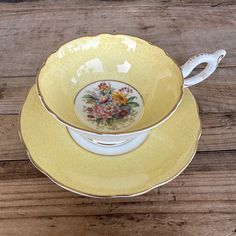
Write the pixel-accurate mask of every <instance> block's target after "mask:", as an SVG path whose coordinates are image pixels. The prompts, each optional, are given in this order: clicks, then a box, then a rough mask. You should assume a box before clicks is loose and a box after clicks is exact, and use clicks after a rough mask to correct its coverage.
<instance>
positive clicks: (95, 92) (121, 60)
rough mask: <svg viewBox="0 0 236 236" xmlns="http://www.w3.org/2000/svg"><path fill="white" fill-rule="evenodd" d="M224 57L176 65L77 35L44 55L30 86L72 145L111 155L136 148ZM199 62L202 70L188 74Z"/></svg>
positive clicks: (109, 38)
mask: <svg viewBox="0 0 236 236" xmlns="http://www.w3.org/2000/svg"><path fill="white" fill-rule="evenodd" d="M225 54H226V52H225V50H218V51H216V52H214V53H213V54H199V55H197V56H194V57H192V58H191V59H189V60H188V61H187V62H186V63H185V64H184V65H182V66H181V67H179V66H178V65H177V64H176V62H175V61H174V60H173V59H172V58H171V57H170V56H169V55H168V54H167V53H166V52H165V51H164V50H163V49H161V48H159V47H157V46H154V45H151V44H150V43H148V42H146V41H144V40H142V39H139V38H136V37H133V36H127V35H109V34H101V35H98V36H94V37H83V38H79V39H76V40H73V41H71V42H68V43H66V44H65V45H63V46H62V47H60V48H59V49H58V50H57V51H56V52H55V53H53V54H51V55H50V56H49V57H48V59H47V61H46V62H45V63H44V64H43V66H42V67H41V68H40V70H39V73H38V76H37V89H38V94H39V97H40V98H41V101H42V103H43V105H44V106H45V108H46V109H47V111H48V112H49V113H50V114H52V115H53V116H54V117H55V118H56V119H57V120H59V121H60V122H61V123H62V124H63V125H65V126H66V127H67V129H68V132H69V134H70V135H71V137H72V138H73V139H74V140H75V142H76V143H78V144H79V145H80V146H82V147H83V148H85V149H87V150H89V151H92V152H95V153H98V154H102V155H118V154H122V153H126V152H128V151H131V150H133V149H135V148H136V147H138V146H139V145H140V144H141V143H143V142H144V140H145V139H146V138H147V136H148V134H149V132H150V131H151V130H152V129H153V128H155V127H157V126H159V125H161V124H162V123H163V122H164V121H166V120H167V119H168V118H169V117H170V116H171V115H172V114H173V113H174V112H175V110H176V109H177V107H178V105H179V104H180V103H181V99H182V96H183V89H184V88H185V87H189V86H192V85H195V84H197V83H200V82H201V81H203V80H205V79H206V78H207V77H209V76H210V75H211V74H212V73H213V72H214V71H215V69H216V68H217V66H218V63H219V62H220V60H221V59H222V58H223V57H224V56H225ZM201 63H207V65H206V67H205V68H204V69H203V70H202V71H201V72H200V73H198V74H197V75H194V76H192V77H188V76H189V75H190V73H191V72H192V70H193V69H194V68H195V67H197V66H198V65H199V64H201Z"/></svg>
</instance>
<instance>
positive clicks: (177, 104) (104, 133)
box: [36, 33, 184, 136]
mask: <svg viewBox="0 0 236 236" xmlns="http://www.w3.org/2000/svg"><path fill="white" fill-rule="evenodd" d="M101 36H108V37H113V36H115V37H131V38H134V39H135V40H137V41H140V42H142V43H145V44H147V45H148V46H150V47H154V48H158V49H160V50H162V51H163V52H164V53H165V55H166V56H167V57H168V58H169V59H170V60H171V61H172V62H173V63H174V64H175V65H176V67H177V68H178V69H179V71H180V75H181V78H182V81H181V87H180V90H181V93H180V96H179V97H178V100H177V102H176V103H175V106H174V107H173V108H172V109H171V110H170V111H169V113H168V114H167V115H165V116H164V117H163V118H162V119H160V120H159V121H158V122H156V123H153V124H151V125H148V126H146V127H144V128H140V129H134V130H127V131H126V130H124V131H120V132H119V131H118V132H117V131H114V132H102V131H97V130H91V129H86V128H81V127H79V126H75V125H73V124H71V123H69V122H67V121H65V120H64V119H62V118H61V117H60V115H58V113H57V112H56V111H55V110H53V109H52V108H51V107H49V105H48V104H47V102H46V101H45V99H44V96H43V94H42V91H41V89H40V85H39V80H40V79H39V74H40V72H41V70H42V68H43V67H44V66H45V65H46V64H48V63H49V62H48V60H49V58H50V57H51V56H52V55H55V54H56V53H57V52H58V51H59V50H60V49H61V48H62V47H63V46H65V45H67V44H69V43H71V42H73V41H76V40H78V39H80V40H83V39H91V38H96V37H101ZM115 81H118V82H119V80H115ZM131 87H132V86H131ZM36 90H37V94H38V96H39V98H40V100H41V103H42V105H43V106H44V108H45V109H46V110H47V112H48V113H50V114H51V115H52V116H53V117H54V118H55V119H56V120H58V121H59V122H61V123H62V124H63V125H65V126H66V127H69V128H71V129H74V130H77V131H79V132H81V133H84V134H95V135H99V136H100V135H101V136H102V135H104V136H117V135H122V136H126V135H130V134H138V133H142V132H147V131H149V130H151V129H153V128H155V127H158V126H159V125H161V124H162V123H163V122H165V121H166V120H168V119H169V118H170V117H171V116H172V115H173V113H174V112H175V111H176V110H177V108H178V106H179V105H180V103H181V101H182V99H183V90H184V77H183V74H182V70H181V68H180V66H179V65H178V64H177V62H176V60H175V59H174V58H172V57H171V56H170V55H169V54H168V53H167V52H166V51H165V50H164V49H163V48H161V47H159V46H157V45H154V44H152V43H151V42H149V41H146V40H144V39H141V38H139V37H136V36H133V35H126V34H104V33H103V34H97V35H94V36H93V35H92V36H83V37H79V38H74V39H72V40H70V41H68V42H66V43H64V44H63V45H61V46H60V47H58V49H57V50H56V51H54V52H53V53H51V54H50V55H49V56H48V57H47V59H46V60H45V61H44V62H43V64H42V65H41V66H40V67H39V68H38V70H37V74H36Z"/></svg>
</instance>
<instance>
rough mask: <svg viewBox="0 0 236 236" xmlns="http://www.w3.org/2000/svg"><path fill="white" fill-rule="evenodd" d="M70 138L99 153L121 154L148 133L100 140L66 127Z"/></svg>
mask: <svg viewBox="0 0 236 236" xmlns="http://www.w3.org/2000/svg"><path fill="white" fill-rule="evenodd" d="M67 130H68V133H69V134H70V136H71V138H72V139H73V140H74V141H75V142H76V143H77V144H78V145H80V146H81V147H82V148H84V149H86V150H88V151H90V152H93V153H96V154H100V155H108V156H114V155H121V154H124V153H127V152H130V151H132V150H134V149H135V148H137V147H138V146H139V145H141V144H142V143H143V142H144V141H145V140H146V138H147V136H148V134H149V132H148V133H142V134H139V135H137V136H136V137H134V138H130V139H126V140H121V141H115V142H109V141H107V142H104V141H100V140H95V139H90V138H87V137H84V136H82V135H80V134H78V132H76V131H75V130H73V129H70V128H67Z"/></svg>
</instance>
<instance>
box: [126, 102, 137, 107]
mask: <svg viewBox="0 0 236 236" xmlns="http://www.w3.org/2000/svg"><path fill="white" fill-rule="evenodd" d="M127 105H128V106H130V107H139V104H138V103H137V102H128V103H127Z"/></svg>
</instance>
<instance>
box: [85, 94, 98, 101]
mask: <svg viewBox="0 0 236 236" xmlns="http://www.w3.org/2000/svg"><path fill="white" fill-rule="evenodd" d="M83 98H86V99H92V100H96V98H95V97H94V96H92V95H90V94H86V95H84V96H83Z"/></svg>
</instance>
